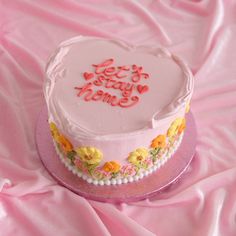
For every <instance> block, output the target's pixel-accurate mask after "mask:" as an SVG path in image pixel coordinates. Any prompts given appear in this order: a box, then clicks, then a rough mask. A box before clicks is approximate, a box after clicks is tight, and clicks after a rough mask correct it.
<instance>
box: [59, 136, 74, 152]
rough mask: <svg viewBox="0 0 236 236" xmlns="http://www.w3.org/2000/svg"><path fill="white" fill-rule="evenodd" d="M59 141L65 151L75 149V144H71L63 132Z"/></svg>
mask: <svg viewBox="0 0 236 236" xmlns="http://www.w3.org/2000/svg"><path fill="white" fill-rule="evenodd" d="M58 142H59V144H60V145H61V147H62V149H63V151H64V152H65V153H67V152H70V151H72V150H73V145H72V144H71V142H70V141H69V140H68V139H67V138H66V137H65V136H63V135H62V134H61V135H60V136H59V137H58Z"/></svg>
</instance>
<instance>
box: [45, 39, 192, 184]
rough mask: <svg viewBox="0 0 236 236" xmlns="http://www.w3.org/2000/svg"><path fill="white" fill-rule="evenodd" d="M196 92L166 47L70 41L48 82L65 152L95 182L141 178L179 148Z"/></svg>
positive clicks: (59, 145)
mask: <svg viewBox="0 0 236 236" xmlns="http://www.w3.org/2000/svg"><path fill="white" fill-rule="evenodd" d="M192 93H193V76H192V73H191V71H190V70H189V68H188V67H187V66H186V64H185V63H184V62H183V61H182V60H181V59H180V58H179V57H177V56H175V55H173V54H172V53H171V52H169V51H168V50H167V49H165V48H162V47H158V46H147V45H130V44H128V43H126V42H123V41H120V40H115V39H104V38H97V37H85V36H78V37H75V38H72V39H69V40H67V41H65V42H63V43H61V44H60V45H59V47H58V49H57V50H56V52H55V53H54V54H53V55H52V56H51V57H50V59H49V62H48V64H47V67H46V79H45V84H44V95H45V100H46V103H47V108H48V122H49V128H50V130H51V134H52V140H53V144H54V146H55V150H56V152H57V154H58V158H60V160H61V161H62V163H63V164H64V165H65V168H67V169H68V171H71V172H72V173H73V174H74V178H82V179H83V180H85V181H87V182H88V183H90V184H94V185H98V186H99V185H118V184H129V183H131V182H134V181H139V180H141V179H142V178H145V176H147V175H149V174H151V173H152V172H154V171H158V169H159V168H161V167H162V166H163V165H168V160H169V159H170V158H172V157H173V154H174V153H175V151H176V150H177V149H178V147H179V145H180V144H181V141H182V138H183V135H184V130H185V127H186V117H185V115H186V113H187V112H188V111H189V104H190V99H191V96H192ZM173 158H174V157H173Z"/></svg>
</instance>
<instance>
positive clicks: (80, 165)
mask: <svg viewBox="0 0 236 236" xmlns="http://www.w3.org/2000/svg"><path fill="white" fill-rule="evenodd" d="M74 164H75V166H76V167H77V168H78V169H79V170H80V171H82V172H83V173H86V174H87V173H88V170H87V168H86V166H85V165H84V163H83V162H82V161H81V160H80V159H75V161H74Z"/></svg>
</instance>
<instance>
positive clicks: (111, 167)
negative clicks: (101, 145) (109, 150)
mask: <svg viewBox="0 0 236 236" xmlns="http://www.w3.org/2000/svg"><path fill="white" fill-rule="evenodd" d="M120 168H121V166H120V164H119V163H118V162H116V161H109V162H106V163H105V164H104V166H103V167H102V169H103V170H104V171H105V172H111V173H117V172H119V170H120Z"/></svg>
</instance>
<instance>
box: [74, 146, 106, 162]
mask: <svg viewBox="0 0 236 236" xmlns="http://www.w3.org/2000/svg"><path fill="white" fill-rule="evenodd" d="M76 153H77V154H78V156H79V157H80V160H81V161H83V162H85V163H87V164H89V165H93V164H98V163H100V162H101V160H102V158H103V154H102V152H101V151H100V150H99V149H97V148H95V147H79V148H77V149H76Z"/></svg>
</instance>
